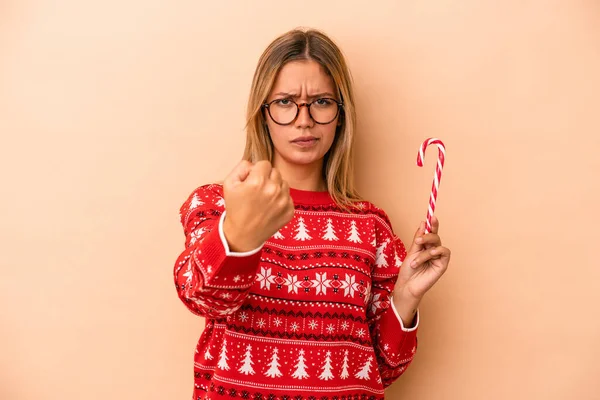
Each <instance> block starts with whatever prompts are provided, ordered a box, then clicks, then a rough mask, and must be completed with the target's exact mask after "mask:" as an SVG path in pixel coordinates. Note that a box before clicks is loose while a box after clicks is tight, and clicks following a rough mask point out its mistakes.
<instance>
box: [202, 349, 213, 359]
mask: <svg viewBox="0 0 600 400" xmlns="http://www.w3.org/2000/svg"><path fill="white" fill-rule="evenodd" d="M213 358H214V357H213V356H212V354H210V347H207V348H206V352H205V353H204V359H205V360H212V359H213Z"/></svg>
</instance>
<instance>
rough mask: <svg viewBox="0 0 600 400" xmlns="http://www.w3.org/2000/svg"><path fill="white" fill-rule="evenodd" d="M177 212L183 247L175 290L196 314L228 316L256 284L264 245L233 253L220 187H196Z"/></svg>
mask: <svg viewBox="0 0 600 400" xmlns="http://www.w3.org/2000/svg"><path fill="white" fill-rule="evenodd" d="M179 215H180V222H181V225H182V226H183V232H184V235H185V246H184V249H183V251H182V252H181V253H180V254H179V256H178V257H177V260H176V262H175V266H174V271H173V273H174V280H175V287H176V289H177V294H178V296H179V298H180V299H181V301H182V302H183V303H184V304H185V306H186V307H187V308H188V309H189V310H190V311H191V312H193V313H194V314H197V315H200V316H202V317H206V318H215V319H217V318H224V317H227V316H228V315H230V314H232V313H234V312H235V311H236V310H237V309H239V307H240V306H241V305H242V303H243V301H244V299H245V298H246V297H247V295H248V293H249V291H250V288H251V287H252V285H253V284H254V281H255V279H256V271H257V269H258V265H259V262H260V253H261V251H260V250H261V249H262V245H261V246H260V247H258V248H256V249H254V250H251V251H249V252H244V253H238V252H231V251H230V249H229V246H228V243H227V240H226V239H225V235H224V234H223V221H224V219H225V216H226V210H225V204H224V200H223V197H222V189H221V187H220V186H218V185H204V186H201V187H199V188H197V189H196V190H194V191H193V192H192V193H191V194H190V195H189V196H188V198H187V199H186V201H185V202H184V203H183V204H182V205H181V207H180V212H179ZM263 244H264V243H263Z"/></svg>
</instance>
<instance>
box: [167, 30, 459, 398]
mask: <svg viewBox="0 0 600 400" xmlns="http://www.w3.org/2000/svg"><path fill="white" fill-rule="evenodd" d="M247 121H248V124H247V142H246V149H245V154H244V157H243V160H242V162H240V163H239V164H238V165H237V166H236V167H235V168H234V169H233V171H232V172H231V173H230V174H229V175H228V176H227V177H226V178H225V180H224V181H223V183H222V184H206V185H203V186H200V187H199V188H197V189H196V190H194V191H193V192H192V193H191V194H190V195H189V197H188V198H187V200H186V201H185V202H184V203H183V205H182V206H181V210H180V216H181V223H182V225H183V229H184V233H185V236H186V241H185V249H184V250H183V251H182V253H181V254H180V255H179V257H178V259H177V261H176V264H175V268H174V275H175V284H176V287H177V292H178V295H179V297H180V298H181V300H182V301H183V303H184V304H185V305H186V306H187V307H188V308H189V309H190V310H191V311H192V312H193V313H195V314H197V315H200V316H203V317H205V318H206V328H205V330H204V332H203V333H202V335H201V337H200V340H199V341H198V345H197V348H196V355H195V363H194V372H195V387H194V394H193V399H194V400H200V399H220V398H238V397H239V398H243V399H263V400H268V399H272V400H274V399H278V400H279V399H282V400H284V399H289V400H309V399H315V400H317V399H318V400H334V399H338V400H341V399H373V400H374V399H383V398H384V388H385V387H387V386H389V385H390V384H391V383H392V382H394V381H395V380H396V379H397V378H398V377H399V376H400V375H401V374H402V373H403V372H404V371H405V370H406V368H407V367H408V365H409V364H410V363H411V361H412V359H413V357H414V354H415V351H416V348H417V337H416V333H417V327H418V324H419V315H418V311H417V309H418V305H419V302H420V301H421V299H422V298H423V295H424V294H425V293H426V292H427V291H428V290H429V289H430V288H431V287H432V286H433V284H434V283H435V282H436V281H437V280H438V279H439V278H440V277H441V275H442V274H443V273H444V272H445V270H446V268H447V266H448V262H449V259H450V251H449V250H448V249H447V248H445V247H442V245H441V240H440V237H439V235H438V234H437V231H438V228H439V223H438V221H437V219H435V218H434V219H433V229H432V232H431V233H429V234H424V233H425V225H424V223H421V225H420V226H419V228H418V229H417V231H416V233H415V236H414V238H413V243H412V245H411V247H410V249H408V250H406V249H405V246H404V244H403V242H402V241H401V240H400V239H399V238H398V237H397V236H396V235H395V234H394V232H393V230H392V226H391V224H390V221H389V219H388V217H387V215H386V213H385V212H384V211H383V210H382V209H380V208H378V207H376V206H375V205H374V204H372V203H370V202H368V201H365V200H363V199H361V198H360V197H359V196H358V194H357V193H356V190H355V187H354V182H353V170H352V163H351V160H352V152H353V148H352V145H353V139H354V131H355V108H354V95H353V92H352V85H351V79H350V73H349V70H348V67H347V66H346V62H345V60H344V57H343V55H342V53H341V52H340V50H339V49H338V47H337V46H336V45H335V44H334V43H333V42H332V41H331V40H330V39H329V38H328V37H327V36H326V35H324V34H323V33H321V32H318V31H315V30H308V31H301V30H293V31H290V32H288V33H286V34H284V35H282V36H280V37H279V38H277V39H276V40H274V41H273V43H271V44H270V45H269V46H268V47H267V49H266V50H265V52H264V53H263V54H262V56H261V58H260V60H259V63H258V66H257V69H256V72H255V75H254V79H253V82H252V88H251V92H250V99H249V104H248V113H247ZM401 266H403V268H400V267H401Z"/></svg>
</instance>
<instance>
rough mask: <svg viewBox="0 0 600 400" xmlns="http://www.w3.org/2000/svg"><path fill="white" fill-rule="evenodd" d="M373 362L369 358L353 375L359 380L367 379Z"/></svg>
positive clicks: (371, 358) (371, 357)
mask: <svg viewBox="0 0 600 400" xmlns="http://www.w3.org/2000/svg"><path fill="white" fill-rule="evenodd" d="M372 362H373V356H369V358H367V361H366V362H365V364H364V365H363V366H362V368H361V369H360V370H359V371H358V372H357V373H356V375H354V376H355V377H356V378H359V379H369V373H370V372H371V363H372Z"/></svg>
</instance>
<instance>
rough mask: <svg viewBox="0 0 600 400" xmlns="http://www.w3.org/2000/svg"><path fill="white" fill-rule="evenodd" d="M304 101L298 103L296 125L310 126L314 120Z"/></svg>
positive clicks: (301, 126)
mask: <svg viewBox="0 0 600 400" xmlns="http://www.w3.org/2000/svg"><path fill="white" fill-rule="evenodd" d="M308 107H309V106H308V105H307V104H306V103H303V104H299V105H298V110H299V111H298V118H296V126H297V127H299V128H310V127H312V126H313V124H314V121H313V119H312V117H311V116H310V112H309V109H308Z"/></svg>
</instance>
